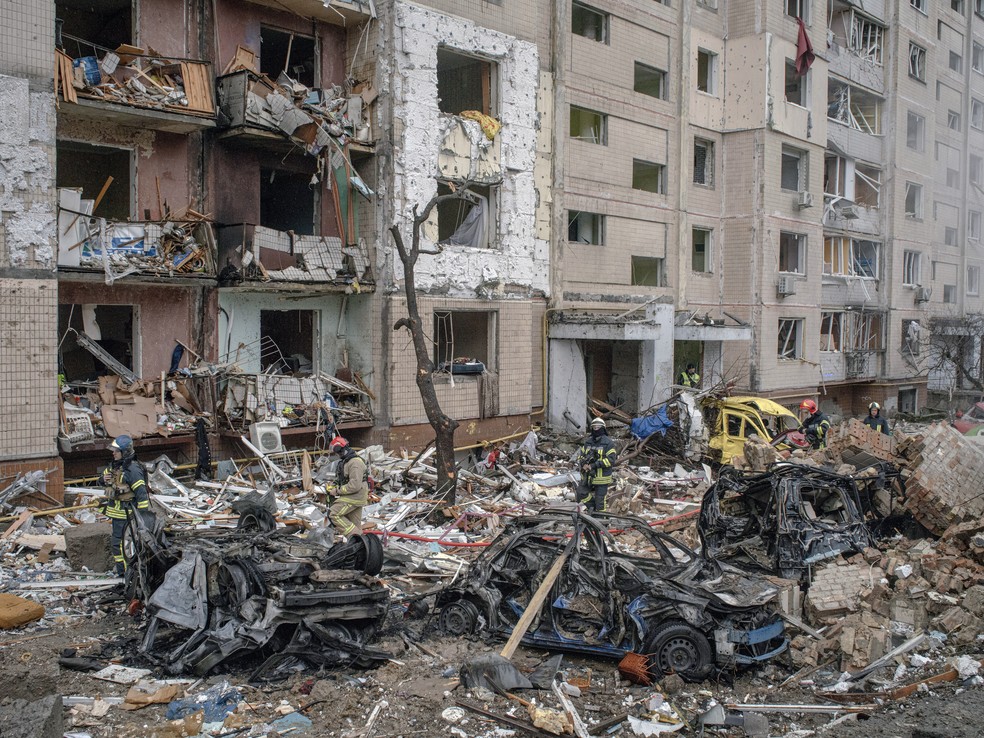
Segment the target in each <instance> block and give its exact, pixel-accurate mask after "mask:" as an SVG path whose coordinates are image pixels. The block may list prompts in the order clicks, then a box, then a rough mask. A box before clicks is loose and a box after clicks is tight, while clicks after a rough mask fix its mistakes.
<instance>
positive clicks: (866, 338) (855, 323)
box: [844, 312, 885, 351]
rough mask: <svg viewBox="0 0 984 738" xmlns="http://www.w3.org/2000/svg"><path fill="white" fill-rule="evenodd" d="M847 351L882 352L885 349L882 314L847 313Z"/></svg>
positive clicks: (845, 345)
mask: <svg viewBox="0 0 984 738" xmlns="http://www.w3.org/2000/svg"><path fill="white" fill-rule="evenodd" d="M844 317H845V319H846V320H845V324H844V328H845V334H844V350H845V351H881V350H883V349H884V347H885V346H884V334H883V331H882V316H881V314H880V313H857V312H851V313H845V314H844Z"/></svg>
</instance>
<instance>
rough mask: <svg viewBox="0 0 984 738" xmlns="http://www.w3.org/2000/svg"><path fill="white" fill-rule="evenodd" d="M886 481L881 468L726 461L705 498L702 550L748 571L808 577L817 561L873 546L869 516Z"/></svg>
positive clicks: (701, 517)
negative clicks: (852, 470)
mask: <svg viewBox="0 0 984 738" xmlns="http://www.w3.org/2000/svg"><path fill="white" fill-rule="evenodd" d="M885 483H886V474H885V472H884V471H883V470H882V471H879V470H875V471H874V473H872V474H871V475H863V476H862V475H858V476H844V475H841V474H836V473H834V472H832V471H828V470H826V469H822V468H819V467H811V466H804V465H799V464H776V465H774V466H773V467H771V468H770V469H769V470H768V471H765V472H743V471H740V470H738V469H735V468H733V467H723V468H722V469H721V471H720V474H719V477H718V481H717V482H715V483H714V484H713V485H712V486H711V488H710V489H709V490H708V491H707V493H706V494H705V495H704V499H703V502H702V503H701V511H700V519H699V521H698V524H697V525H698V532H699V533H700V538H701V543H702V549H703V551H704V552H705V553H706V555H708V556H711V557H713V558H715V559H719V560H723V561H727V562H729V563H732V564H734V565H736V566H739V567H741V568H743V569H750V570H760V571H765V572H769V573H772V574H778V575H780V576H783V577H786V578H789V579H801V580H805V579H806V577H807V575H808V574H809V568H810V566H811V565H812V564H815V563H817V562H820V561H824V560H826V559H830V558H834V557H836V556H841V555H843V554H848V555H850V554H853V553H860V552H861V551H863V550H864V549H865V548H866V547H868V546H874V545H875V542H874V538H873V536H872V533H871V531H870V529H869V526H868V521H867V520H866V517H867V518H869V519H872V518H873V517H876V516H875V515H874V504H875V502H876V499H877V496H878V493H879V492H880V491H881V490H882V489H883V488H884V485H885ZM868 512H871V513H872V515H866V513H868Z"/></svg>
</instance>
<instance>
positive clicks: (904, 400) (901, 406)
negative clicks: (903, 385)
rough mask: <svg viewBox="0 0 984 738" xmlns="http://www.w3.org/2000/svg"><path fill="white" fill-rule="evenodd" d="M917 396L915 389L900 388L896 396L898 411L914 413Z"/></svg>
mask: <svg viewBox="0 0 984 738" xmlns="http://www.w3.org/2000/svg"><path fill="white" fill-rule="evenodd" d="M917 398H918V393H917V390H915V389H900V390H899V392H898V396H897V401H898V411H899V412H900V413H909V414H910V415H915V414H916V401H917Z"/></svg>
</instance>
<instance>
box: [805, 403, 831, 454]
mask: <svg viewBox="0 0 984 738" xmlns="http://www.w3.org/2000/svg"><path fill="white" fill-rule="evenodd" d="M800 410H801V411H804V412H806V413H808V416H807V418H806V420H804V421H803V424H802V425H801V426H800V428H799V429H800V432H801V433H803V435H805V436H806V439H807V440H808V441H809V442H810V445H811V446H812V447H813V448H814V449H824V448H827V433H828V431H829V430H830V420H829V419H828V418H827V416H826V415H824V414H823V413H822V412H820V409H819V408H818V407H817V403H815V402H814V401H813V400H803V402H801V403H800Z"/></svg>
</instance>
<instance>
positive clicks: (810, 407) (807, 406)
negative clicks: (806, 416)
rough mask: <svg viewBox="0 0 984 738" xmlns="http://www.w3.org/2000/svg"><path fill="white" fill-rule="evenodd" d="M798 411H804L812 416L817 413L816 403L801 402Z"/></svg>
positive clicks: (809, 401)
mask: <svg viewBox="0 0 984 738" xmlns="http://www.w3.org/2000/svg"><path fill="white" fill-rule="evenodd" d="M800 410H806V411H807V412H808V413H810V415H813V413H815V412H816V411H817V403H815V402H814V401H813V400H803V402H801V403H800Z"/></svg>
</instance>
